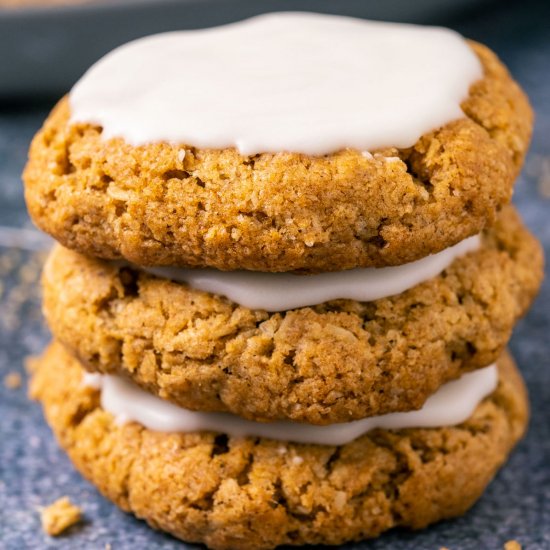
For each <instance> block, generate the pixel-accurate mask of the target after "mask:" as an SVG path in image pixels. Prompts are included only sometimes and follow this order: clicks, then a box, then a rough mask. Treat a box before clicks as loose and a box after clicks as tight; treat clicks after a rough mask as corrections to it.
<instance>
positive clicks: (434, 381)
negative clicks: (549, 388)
mask: <svg viewBox="0 0 550 550" xmlns="http://www.w3.org/2000/svg"><path fill="white" fill-rule="evenodd" d="M311 277H315V276H311ZM541 278H542V253H541V250H540V247H539V245H538V243H537V242H536V240H535V239H534V238H533V237H532V236H531V235H530V234H529V232H528V231H527V230H526V229H525V228H524V227H523V225H522V224H521V221H520V220H519V218H518V216H517V214H516V213H515V211H514V210H513V208H512V207H506V208H505V209H504V210H503V211H502V212H501V214H500V215H499V217H498V220H497V223H496V225H495V226H494V227H493V228H492V229H489V230H487V231H485V232H484V233H483V235H482V245H481V247H480V248H479V249H478V250H477V251H475V252H470V253H468V254H467V255H464V256H462V257H459V258H457V259H456V260H455V261H454V262H453V263H452V264H451V265H450V266H449V267H448V268H447V269H445V270H444V271H443V272H442V273H440V274H439V275H437V276H436V277H434V278H432V279H430V280H428V281H426V282H423V283H421V284H418V285H416V286H414V287H413V288H411V289H409V290H406V291H405V292H402V293H401V294H398V295H395V296H391V297H388V298H382V299H378V300H375V301H372V302H358V301H353V300H334V301H331V302H326V303H323V304H319V305H314V306H312V307H302V308H299V309H293V310H289V311H285V312H279V313H268V312H266V311H264V310H252V309H249V308H246V307H243V306H239V305H238V304H236V303H234V302H232V301H230V300H229V299H227V298H224V297H221V296H218V295H215V294H210V293H207V292H202V291H200V290H197V289H193V288H190V287H189V286H188V285H186V284H183V283H178V282H174V281H171V280H167V279H162V278H159V277H156V276H153V275H150V274H147V273H145V272H143V271H142V270H141V269H140V268H139V267H138V266H128V265H121V264H116V263H109V262H106V261H102V260H96V259H91V258H87V257H85V256H81V255H79V254H77V253H75V252H70V251H68V250H66V249H63V248H61V247H56V248H55V249H54V251H53V252H52V255H51V256H50V259H49V260H48V263H47V265H46V267H45V271H44V278H43V284H44V311H45V315H46V318H47V320H48V323H49V325H50V327H51V329H52V331H53V333H54V335H55V337H56V338H57V339H59V340H60V341H61V342H62V343H64V344H65V346H66V347H67V348H68V349H69V350H70V351H72V352H73V353H74V354H75V355H76V356H77V357H78V358H79V359H80V360H81V361H82V363H83V364H84V366H85V367H86V368H87V369H89V370H90V371H98V372H102V373H118V374H123V375H126V376H129V377H130V378H132V379H133V380H134V381H135V382H136V383H138V384H139V385H141V386H142V387H144V388H145V389H147V390H148V391H150V392H152V393H154V394H157V395H159V396H160V397H162V398H164V399H168V400H170V401H173V402H175V403H177V404H179V405H181V406H183V407H185V408H188V409H193V410H203V411H228V412H231V413H234V414H238V415H240V416H242V417H245V418H249V419H252V420H276V419H291V420H294V421H303V422H308V423H311V424H329V423H334V422H347V421H350V420H354V419H359V418H363V417H367V416H373V415H380V414H385V413H389V412H397V411H406V410H412V409H417V408H420V407H421V406H422V404H423V403H424V401H425V400H426V399H427V398H428V397H429V396H430V395H431V394H432V393H434V392H435V391H436V390H437V388H438V387H439V386H441V385H442V384H444V383H445V382H448V381H449V380H452V379H454V378H457V377H459V376H461V375H462V374H464V373H465V372H468V371H471V370H474V369H476V368H480V367H484V366H486V365H488V364H490V363H492V362H493V361H495V360H496V359H497V357H498V356H499V355H500V354H501V352H502V350H503V349H504V347H505V346H506V343H507V341H508V339H509V337H510V334H511V331H512V328H513V325H514V323H515V321H516V320H517V319H518V318H519V317H520V316H521V315H522V314H523V313H524V312H525V310H526V309H527V307H528V306H529V304H530V302H531V300H532V298H533V297H534V295H535V294H536V292H537V290H538V287H539V284H540V281H541ZM312 281H314V279H312ZM312 284H313V283H312Z"/></svg>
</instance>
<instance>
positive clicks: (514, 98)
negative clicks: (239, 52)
mask: <svg viewBox="0 0 550 550" xmlns="http://www.w3.org/2000/svg"><path fill="white" fill-rule="evenodd" d="M471 46H472V48H473V49H474V51H475V52H476V54H477V55H478V56H479V58H480V60H481V62H482V65H483V69H484V77H483V78H482V79H481V80H480V81H478V82H477V83H475V84H474V85H473V86H472V87H471V89H470V94H469V97H468V98H467V99H466V100H465V101H464V102H463V104H462V109H463V112H464V114H465V116H464V118H461V119H459V120H455V121H452V122H450V123H448V124H446V125H445V126H443V127H441V128H439V129H435V130H434V131H433V132H430V133H429V134H425V135H424V136H422V137H421V138H420V139H419V140H418V142H417V143H416V144H415V145H414V146H413V147H411V148H409V149H406V150H398V149H392V148H389V149H386V150H382V151H378V152H377V154H375V155H374V156H373V157H372V158H371V157H369V156H365V155H363V154H362V153H361V152H359V151H355V150H343V151H339V152H335V153H334V154H331V155H326V156H322V157H312V156H307V155H302V154H296V153H283V152H281V153H277V154H259V155H254V156H252V157H246V156H241V155H239V154H238V153H237V151H236V150H234V149H225V150H210V149H197V148H194V147H193V146H192V144H181V145H170V144H167V143H157V144H150V145H146V146H141V147H132V146H130V145H129V144H127V143H125V142H124V141H123V140H122V139H120V138H119V139H111V140H103V139H102V135H101V128H99V127H94V126H92V125H86V124H75V125H71V124H70V122H69V117H70V111H69V105H68V101H67V100H66V99H64V100H62V101H61V102H60V104H59V105H58V106H57V107H56V109H54V111H53V112H52V114H51V116H50V117H49V119H48V120H47V121H46V123H45V125H44V127H43V129H42V130H41V131H40V132H39V133H38V134H37V136H36V137H35V139H34V140H33V143H32V146H31V150H30V157H29V162H28V164H27V167H26V169H25V173H24V180H25V194H26V201H27V206H28V209H29V212H30V214H31V217H32V218H33V220H34V221H35V223H36V224H37V225H38V226H39V227H40V228H41V229H43V230H44V231H46V232H48V233H50V234H51V235H53V236H54V237H55V238H56V239H57V240H59V241H60V242H61V243H62V244H64V245H65V246H66V247H68V248H71V249H74V250H77V251H80V252H82V253H84V254H88V255H94V256H99V257H102V258H106V259H116V258H126V259H127V260H129V261H131V262H134V263H137V264H142V265H153V264H154V265H186V266H195V267H214V268H217V269H225V270H233V269H250V270H260V271H293V270H302V271H311V272H315V271H336V270H342V269H350V268H353V267H360V266H384V265H396V264H402V263H406V262H410V261H413V260H416V259H419V258H421V257H423V256H426V255H427V254H430V253H434V252H438V251H440V250H442V249H443V248H446V247H448V246H451V245H452V244H455V243H456V242H458V241H460V240H462V239H464V238H466V237H468V236H470V235H473V234H475V233H478V232H479V231H480V230H482V229H483V228H484V227H485V226H486V225H487V224H490V223H492V222H493V221H494V218H495V214H496V212H497V211H498V209H499V208H500V207H501V206H502V205H503V204H505V203H507V202H508V201H509V199H510V196H511V192H512V185H513V181H514V179H515V177H516V176H517V173H518V171H519V169H520V166H521V164H522V162H523V157H524V155H525V151H526V149H527V146H528V142H529V139H530V134H531V127H532V113H531V110H530V107H529V104H528V102H527V99H526V98H525V96H524V94H523V92H522V91H521V90H520V88H519V87H518V86H517V84H516V83H515V82H514V81H513V80H512V79H511V77H510V75H509V74H508V72H507V71H506V69H505V68H504V67H503V65H502V64H501V63H500V62H499V60H498V59H497V57H496V56H495V55H494V54H493V53H492V52H491V51H490V50H488V49H487V48H485V47H484V46H481V45H479V44H475V43H472V44H471ZM404 85H406V84H405V83H404ZM137 116H139V115H137Z"/></svg>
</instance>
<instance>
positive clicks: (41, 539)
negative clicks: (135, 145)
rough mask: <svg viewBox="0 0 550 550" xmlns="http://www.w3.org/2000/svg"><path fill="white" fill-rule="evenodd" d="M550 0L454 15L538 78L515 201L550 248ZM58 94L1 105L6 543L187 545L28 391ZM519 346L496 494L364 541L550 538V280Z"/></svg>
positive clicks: (38, 338)
mask: <svg viewBox="0 0 550 550" xmlns="http://www.w3.org/2000/svg"><path fill="white" fill-rule="evenodd" d="M549 16H550V3H548V2H535V1H526V2H517V3H516V2H514V3H512V2H509V3H505V2H501V3H500V4H498V3H497V4H494V5H493V6H492V7H486V8H484V10H483V11H482V12H479V13H476V14H473V15H472V14H470V16H469V17H468V18H464V19H462V20H455V21H452V22H449V26H453V27H455V28H457V29H458V30H460V31H461V32H463V33H464V34H465V35H467V36H469V37H472V38H474V39H477V40H480V41H482V42H485V43H487V44H488V45H489V46H491V47H492V48H493V49H494V50H496V51H497V52H498V54H499V55H500V56H501V57H502V58H503V59H504V61H505V62H506V63H507V64H508V66H509V67H510V70H511V72H512V73H513V74H514V76H515V77H516V78H517V80H518V81H519V82H520V83H521V84H522V85H523V86H524V88H525V89H526V90H527V92H528V94H529V96H530V98H531V100H532V103H533V105H534V107H535V110H536V112H537V124H536V129H535V135H534V139H533V144H532V147H531V152H530V154H529V157H528V160H527V163H526V166H525V169H524V170H523V174H522V176H521V177H520V179H519V181H518V182H517V186H516V192H515V197H514V201H515V203H516V205H517V206H518V208H519V210H520V211H521V213H522V214H523V216H524V218H525V221H526V223H527V225H528V226H529V227H530V228H531V229H532V230H533V232H534V233H535V234H536V235H537V236H538V237H539V239H541V241H542V242H543V244H544V247H545V250H546V255H547V257H550V143H549V136H550V71H549V69H550V34H549V33H548V26H547V25H548V21H549V20H550V19H549ZM49 107H50V104H48V103H42V104H39V105H34V106H33V105H19V106H13V105H11V106H7V105H0V226H1V227H0V380H1V379H3V377H4V376H5V375H6V374H7V373H10V372H19V373H20V374H21V375H22V376H23V382H24V383H23V386H22V387H21V388H18V389H8V388H6V387H4V385H3V384H0V423H1V424H0V548H6V549H10V550H15V549H23V548H33V549H34V548H56V549H73V548H83V549H88V548H89V549H96V548H97V549H103V548H105V546H106V544H110V545H111V548H113V550H119V549H130V548H132V549H141V548H147V549H150V548H159V549H169V548H182V547H188V548H191V547H192V546H190V545H187V546H186V545H184V544H183V543H180V542H178V541H175V540H174V539H172V538H171V537H169V536H166V535H163V534H161V533H157V532H154V531H152V530H150V529H149V528H148V527H147V526H146V525H145V524H144V523H143V522H141V521H138V520H136V519H134V518H133V517H132V516H130V515H127V514H124V513H123V512H121V511H119V510H118V509H117V508H116V507H115V506H114V505H112V504H110V503H109V502H107V501H106V500H105V499H103V498H102V497H101V496H100V495H99V494H98V492H97V491H96V490H95V489H94V488H93V487H92V486H91V485H90V484H89V483H87V482H86V481H84V480H83V479H82V478H81V477H80V475H79V474H78V473H76V472H75V470H74V469H73V467H72V465H71V463H70V462H69V460H68V459H67V458H66V456H65V455H64V454H63V453H62V452H61V451H60V450H59V449H58V447H57V445H56V443H55V441H54V439H53V437H52V435H51V432H50V430H49V428H48V427H47V426H46V424H45V423H44V420H43V419H42V414H41V411H40V407H39V406H38V405H37V404H36V403H32V402H30V401H28V400H27V398H26V384H25V380H26V375H25V373H24V368H23V361H24V358H25V357H26V356H28V355H30V354H37V353H39V352H40V350H41V349H42V348H43V347H44V346H45V344H46V342H47V341H48V339H49V335H48V332H47V330H46V329H45V327H44V325H43V322H42V319H41V315H40V295H39V294H40V293H39V288H38V286H37V278H38V274H39V268H40V265H41V262H42V261H43V258H44V252H43V251H42V250H43V249H44V248H45V247H47V246H48V241H47V239H46V238H43V237H41V236H40V234H38V233H37V232H35V231H34V230H33V229H32V225H31V223H30V221H29V219H28V216H27V214H26V212H25V207H24V202H23V194H22V188H21V183H20V173H21V170H22V167H23V165H24V162H25V157H26V150H27V147H28V143H29V140H30V139H31V137H32V135H33V133H34V132H35V131H36V130H37V128H38V127H39V125H40V124H41V121H42V120H43V119H44V117H45V115H46V113H47V111H48V109H49ZM511 349H512V352H513V353H514V355H515V357H516V359H517V361H518V363H519V365H520V367H521V369H522V371H523V373H524V376H525V379H526V381H527V385H528V387H529V391H530V395H531V403H532V420H531V424H530V429H529V432H528V435H527V437H526V438H525V439H524V440H523V441H522V442H521V443H520V445H519V446H518V447H517V449H516V450H515V451H514V453H513V454H512V456H511V457H510V460H509V461H508V463H507V465H506V466H505V467H504V468H503V470H502V471H501V472H500V473H499V474H498V475H497V477H496V479H495V480H494V481H493V482H492V483H491V485H490V486H489V488H488V489H487V491H486V493H485V495H484V496H483V497H482V498H481V500H480V501H479V502H478V504H476V505H475V506H474V507H473V509H472V510H471V511H470V512H469V513H468V514H466V515H465V516H464V517H462V518H459V519H457V520H453V521H446V522H443V523H440V524H438V525H435V526H433V527H431V528H428V529H427V530H425V531H422V532H418V533H410V532H408V531H404V530H396V531H393V532H390V533H388V534H386V535H384V536H382V537H381V538H379V539H377V540H375V541H369V542H364V543H361V544H356V545H348V546H346V548H349V549H351V548H354V549H366V548H369V549H372V550H381V549H390V548H391V549H400V548H403V549H408V548H410V549H413V548H414V549H417V550H422V549H426V550H427V549H433V550H437V549H439V548H440V547H443V546H445V547H448V548H449V549H450V550H459V549H460V550H474V549H475V550H478V549H500V548H502V547H503V545H504V543H505V542H506V541H508V540H510V539H516V540H518V541H519V542H520V543H521V544H522V545H523V547H524V549H529V550H538V549H541V550H542V549H550V368H549V367H550V359H549V357H550V280H549V279H548V278H547V279H546V282H545V284H544V286H543V288H542V291H541V293H540V295H539V297H538V299H537V301H536V303H535V305H534V306H533V308H532V310H531V311H530V313H529V314H528V315H527V317H526V318H525V319H524V320H522V321H521V322H520V323H519V324H518V325H517V328H516V330H515V333H514V336H513V339H512V342H511ZM63 495H69V496H70V497H71V498H72V499H73V500H74V502H76V503H77V504H78V505H79V506H81V507H82V508H83V511H84V518H85V519H84V522H83V523H82V525H80V526H78V527H76V528H73V529H71V530H70V532H69V533H68V534H67V535H65V536H62V537H60V538H58V539H51V538H49V537H47V536H46V535H44V534H43V533H42V531H41V529H40V523H39V514H38V512H37V510H38V508H39V507H40V506H41V505H46V504H49V503H51V502H52V501H53V500H55V499H56V498H58V497H60V496H63Z"/></svg>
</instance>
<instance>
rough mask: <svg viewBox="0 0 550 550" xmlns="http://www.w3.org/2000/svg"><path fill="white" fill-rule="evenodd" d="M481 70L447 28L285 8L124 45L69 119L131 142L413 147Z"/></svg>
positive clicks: (74, 103) (84, 83)
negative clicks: (281, 10)
mask: <svg viewBox="0 0 550 550" xmlns="http://www.w3.org/2000/svg"><path fill="white" fill-rule="evenodd" d="M415 60H416V61H415ZM481 77H482V69H481V64H480V63H479V61H478V59H477V58H476V56H475V54H474V53H473V52H472V50H471V49H470V48H469V47H468V45H467V44H466V42H465V41H464V40H463V38H462V37H461V36H460V35H458V34H457V33H455V32H454V31H451V30H449V29H443V28H436V27H432V28H430V27H420V26H414V25H403V24H395V23H381V22H374V21H364V20H360V19H352V18H347V17H339V16H327V15H321V14H313V13H290V12H289V13H275V14H268V15H264V16H259V17H255V18H252V19H249V20H246V21H244V22H240V23H234V24H231V25H226V26H222V27H217V28H213V29H204V30H198V31H180V32H172V33H165V34H159V35H154V36H150V37H146V38H143V39H140V40H136V41H134V42H131V43H129V44H126V45H124V46H122V47H120V48H118V49H116V50H114V51H113V52H111V53H110V54H108V55H107V56H105V57H104V58H103V59H101V60H100V61H99V62H98V63H96V64H95V65H94V66H93V67H92V68H91V69H90V70H89V71H88V72H87V73H86V74H85V75H84V77H83V78H82V79H81V80H80V81H79V82H78V83H77V84H76V86H75V87H74V88H73V90H72V92H71V95H70V104H71V110H72V120H73V122H90V123H94V124H98V125H100V126H102V127H103V136H104V137H105V138H110V137H123V138H124V139H125V140H126V141H127V142H128V143H131V144H133V145H141V144H145V143H152V142H160V141H166V142H170V143H185V144H189V145H192V146H195V147H203V148H213V149H223V148H231V147H235V148H236V149H238V151H239V152H240V153H241V154H245V155H252V154H257V153H263V152H278V151H292V152H298V153H305V154H310V155H324V154H327V153H331V152H334V151H338V150H341V149H345V148H352V149H358V150H360V151H373V150H376V149H381V148H384V147H398V148H406V147H411V146H412V145H413V144H414V143H415V142H416V141H417V140H418V139H419V138H420V136H422V135H423V134H425V133H426V132H429V131H431V130H433V129H435V128H438V127H441V126H443V125H444V124H446V123H448V122H450V121H452V120H455V119H458V118H461V117H463V116H464V113H463V111H462V110H461V108H460V104H461V102H462V101H463V100H464V99H466V97H467V95H468V90H469V88H470V86H471V85H472V84H473V83H474V82H475V81H477V80H479V79H480V78H481Z"/></svg>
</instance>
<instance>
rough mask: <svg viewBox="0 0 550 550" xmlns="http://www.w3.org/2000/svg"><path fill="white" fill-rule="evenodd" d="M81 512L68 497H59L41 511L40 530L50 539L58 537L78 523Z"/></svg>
mask: <svg viewBox="0 0 550 550" xmlns="http://www.w3.org/2000/svg"><path fill="white" fill-rule="evenodd" d="M81 517H82V513H81V510H80V508H79V507H78V506H75V505H74V504H73V503H72V502H71V501H70V500H69V497H61V498H60V499H58V500H56V501H55V502H54V503H53V504H50V505H49V506H46V507H45V508H43V509H42V510H41V521H42V530H43V531H44V532H45V533H47V534H48V535H50V536H52V537H56V536H57V535H60V534H61V533H63V532H64V531H66V530H67V529H68V528H69V527H72V526H73V525H75V524H76V523H78V522H79V521H80V519H81Z"/></svg>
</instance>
